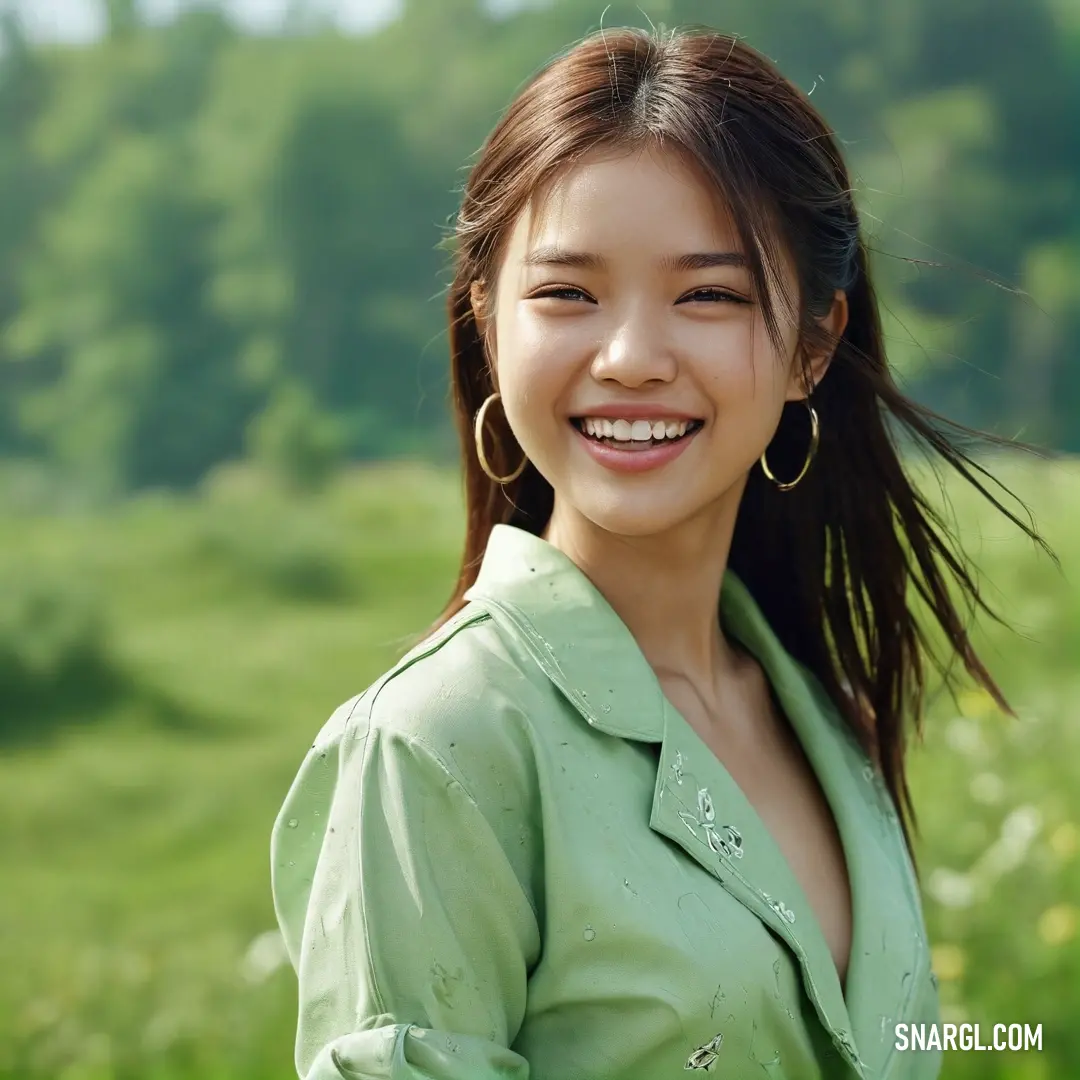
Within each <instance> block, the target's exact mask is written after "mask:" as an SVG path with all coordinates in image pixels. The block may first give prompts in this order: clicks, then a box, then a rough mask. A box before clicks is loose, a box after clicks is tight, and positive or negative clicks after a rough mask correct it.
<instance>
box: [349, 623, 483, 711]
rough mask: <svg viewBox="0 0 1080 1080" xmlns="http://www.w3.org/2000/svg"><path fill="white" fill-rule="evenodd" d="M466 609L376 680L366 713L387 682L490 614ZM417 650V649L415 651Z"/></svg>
mask: <svg viewBox="0 0 1080 1080" xmlns="http://www.w3.org/2000/svg"><path fill="white" fill-rule="evenodd" d="M467 610H468V609H462V612H460V613H458V614H457V615H455V616H454V617H453V618H452V619H450V620H448V621H447V622H446V623H444V624H443V625H442V626H441V627H440V628H439V629H438V630H436V631H435V633H434V634H432V636H431V637H430V638H428V639H427V641H424V642H421V643H420V645H418V646H417V647H416V649H414V650H413V651H412V652H409V653H407V654H406V655H405V656H403V657H402V658H401V659H400V660H399V661H398V662H397V663H396V664H395V665H394V666H393V667H392V668H391V669H390V670H389V671H388V672H387V673H386V674H385V675H384V676H383V677H382V678H381V679H380V680H379V682H378V684H377V686H376V687H375V692H374V693H373V694H372V695H371V700H370V702H369V703H368V714H369V716H370V714H371V710H372V709H373V708H374V706H375V702H376V701H377V700H378V697H379V694H381V693H382V691H383V689H384V687H386V686H387V684H388V683H390V682H392V681H393V680H394V679H395V678H397V676H398V675H400V674H402V672H404V671H408V669H409V668H411V667H412V666H413V664H415V663H417V662H418V661H420V660H423V659H425V658H426V657H428V656H431V654H432V653H435V652H438V651H439V649H441V648H442V646H443V645H445V644H446V642H448V641H449V640H450V639H451V638H452V637H453V636H454V635H455V634H457V633H458V631H460V630H464V629H465V628H466V627H467V626H472V625H473V624H474V623H478V622H483V621H485V620H487V619H490V618H491V616H490V615H489V614H488V613H487V612H486V611H484V610H483V609H482V608H481V609H477V610H474V611H469V612H468V615H465V614H464V612H465V611H467ZM417 650H419V651H417Z"/></svg>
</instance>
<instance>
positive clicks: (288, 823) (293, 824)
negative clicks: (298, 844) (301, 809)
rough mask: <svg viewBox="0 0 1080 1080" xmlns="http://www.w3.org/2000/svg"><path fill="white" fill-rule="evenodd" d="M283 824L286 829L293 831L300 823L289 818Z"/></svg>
mask: <svg viewBox="0 0 1080 1080" xmlns="http://www.w3.org/2000/svg"><path fill="white" fill-rule="evenodd" d="M285 824H286V826H288V828H290V829H295V828H296V826H297V825H299V824H300V822H299V821H297V820H296V818H294V817H291V818H289V820H288V821H286V822H285Z"/></svg>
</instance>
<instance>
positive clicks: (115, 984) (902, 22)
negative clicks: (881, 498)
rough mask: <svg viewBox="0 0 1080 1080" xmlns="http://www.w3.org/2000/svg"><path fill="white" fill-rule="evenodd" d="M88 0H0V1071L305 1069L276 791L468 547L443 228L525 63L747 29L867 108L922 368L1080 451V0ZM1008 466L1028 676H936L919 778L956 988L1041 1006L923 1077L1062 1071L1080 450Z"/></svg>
mask: <svg viewBox="0 0 1080 1080" xmlns="http://www.w3.org/2000/svg"><path fill="white" fill-rule="evenodd" d="M107 8H108V11H109V16H110V24H109V25H110V29H109V34H108V36H107V37H106V39H105V40H103V41H102V42H101V43H99V44H97V45H95V46H92V47H88V48H79V49H72V48H41V47H31V46H30V45H29V44H28V42H27V41H26V39H25V37H24V35H23V34H22V32H21V30H20V27H19V25H18V23H17V21H16V20H15V19H14V18H13V17H12V16H11V15H10V14H7V15H4V14H0V35H2V44H3V51H2V53H0V525H2V527H0V882H2V883H3V888H0V925H2V926H3V927H4V928H5V929H4V931H3V932H2V933H0V1080H9V1078H10V1080H15V1078H18V1080H37V1078H39V1077H40V1078H45V1077H49V1078H57V1077H62V1078H63V1080H128V1078H135V1077H138V1078H140V1080H192V1078H196V1077H197V1078H199V1080H255V1078H258V1080H285V1078H287V1077H289V1076H292V1075H293V1070H292V1066H291V1053H292V1034H293V1031H294V1025H295V984H294V979H293V976H292V974H291V972H290V971H289V969H288V967H287V964H285V965H283V958H282V956H281V953H280V947H279V942H278V939H277V937H276V936H275V934H274V933H273V926H274V923H273V913H272V909H271V907H270V897H269V880H268V878H269V866H268V861H269V852H268V840H269V828H270V824H271V822H272V820H273V817H274V814H275V813H276V811H277V808H278V807H279V806H280V803H281V800H282V799H283V797H284V794H285V791H286V789H287V787H288V784H289V782H290V781H291V779H292V777H293V775H294V773H295V771H296V768H297V767H298V765H299V762H300V760H301V758H302V756H303V752H304V750H305V749H306V747H307V745H309V743H310V739H311V737H312V736H313V735H314V733H315V732H316V731H317V730H318V727H319V726H320V725H321V723H322V722H323V720H324V719H325V717H326V716H327V715H329V712H330V711H331V709H332V708H333V707H334V706H335V705H337V704H338V703H339V702H341V701H343V700H345V699H346V698H348V697H350V696H351V695H352V694H354V693H356V692H357V691H358V690H359V689H362V688H363V687H364V686H365V685H367V684H368V683H369V682H370V681H371V680H372V679H373V678H374V677H375V676H376V675H377V674H378V673H379V672H380V671H382V670H383V669H384V668H385V667H386V666H387V665H388V664H389V663H390V662H391V661H392V660H393V659H394V658H395V657H396V656H397V655H398V654H399V652H400V651H401V650H402V649H403V648H404V645H405V643H406V640H407V637H408V635H410V634H413V633H415V632H417V631H418V630H420V629H421V628H422V627H424V626H425V625H427V624H428V623H429V622H430V621H431V619H432V618H433V617H434V615H435V614H436V613H437V611H438V610H439V608H440V606H441V604H442V602H443V601H444V599H445V597H446V595H447V594H448V592H449V589H450V585H451V581H452V578H453V574H454V571H455V569H456V558H457V555H458V550H459V544H460V540H461V524H462V519H461V507H460V505H459V500H458V487H457V481H456V477H455V474H454V471H453V469H451V468H448V467H447V466H446V464H445V462H447V461H449V460H452V459H453V457H454V455H455V454H456V450H455V448H454V444H453V440H452V431H451V427H450V423H449V417H448V413H447V410H446V407H445V389H446V383H445V368H446V366H447V365H446V346H445V338H444V333H445V327H444V315H443V307H442V287H443V285H444V284H445V281H446V267H447V254H446V252H445V249H441V248H440V247H438V244H439V241H440V239H441V238H442V237H443V235H444V234H445V231H446V228H447V226H448V225H449V223H450V220H451V216H452V214H453V212H454V209H455V206H456V190H455V189H456V188H457V187H458V186H459V185H460V184H461V182H462V181H463V179H464V170H465V168H466V167H467V165H468V162H469V160H470V155H471V154H473V152H474V151H475V150H476V148H477V147H478V146H479V145H480V143H481V141H482V140H483V138H484V136H485V135H486V134H487V132H488V131H489V130H490V128H491V126H492V125H493V123H494V122H495V120H496V119H497V117H498V115H499V113H500V111H501V110H502V108H503V107H505V105H506V104H507V102H508V101H509V100H510V98H511V96H512V95H513V93H514V91H515V89H516V88H518V87H519V86H520V85H521V84H522V83H523V82H524V81H525V79H527V78H528V77H529V75H531V73H532V72H533V71H535V70H536V69H537V68H538V67H539V66H540V65H541V64H542V63H543V62H544V61H546V60H547V59H548V58H549V57H550V56H551V55H553V54H554V53H556V52H557V51H558V50H560V49H561V48H563V47H565V46H566V45H568V44H569V43H571V42H572V41H574V40H576V39H577V38H579V37H580V36H581V35H582V34H584V33H586V32H588V31H589V30H592V29H594V28H596V27H597V26H598V25H599V20H600V16H601V13H602V12H605V14H604V24H605V25H606V26H614V25H619V24H632V25H638V26H643V25H647V18H648V19H651V20H652V21H653V22H654V23H657V24H660V23H663V24H665V25H667V26H669V27H671V26H675V25H680V24H685V23H692V22H705V23H709V24H711V25H715V26H718V27H719V28H722V29H725V30H734V31H737V32H739V33H742V34H744V35H746V36H747V37H748V38H749V40H750V41H751V43H752V44H754V45H756V46H758V47H759V48H761V49H762V50H763V51H765V52H766V53H768V54H769V55H771V56H772V57H774V58H775V59H776V60H777V61H778V62H779V64H780V66H781V67H782V69H783V70H784V71H785V72H787V73H789V74H790V75H791V76H792V77H793V78H794V79H795V80H796V81H797V82H798V83H799V84H800V85H802V86H804V87H805V88H806V89H808V90H811V89H812V91H813V96H814V101H815V102H816V103H818V104H819V105H820V107H821V109H822V111H823V112H824V114H825V115H826V116H827V117H828V118H829V119H830V121H831V122H832V123H833V124H834V125H835V126H836V128H837V130H838V131H839V132H840V134H841V135H842V137H843V138H844V139H845V142H846V144H847V148H848V152H849V154H850V156H851V159H852V162H853V165H854V167H855V170H856V172H857V174H858V175H859V177H860V180H859V188H858V195H859V199H860V202H861V205H862V207H863V209H864V212H865V215H866V220H867V223H868V225H869V226H870V228H871V231H872V237H873V243H874V246H875V248H876V249H878V252H879V255H878V256H877V264H878V265H877V270H878V273H879V277H880V279H881V282H882V287H883V292H884V296H885V303H886V320H887V325H888V328H889V333H890V338H891V343H892V356H893V359H894V362H895V364H896V365H897V368H898V370H899V371H900V373H901V375H902V376H903V378H904V379H905V380H906V382H907V384H908V385H909V387H910V389H911V390H912V392H913V393H914V394H915V395H916V396H917V397H919V398H921V399H922V400H925V401H927V402H928V403H930V404H931V405H932V406H935V407H937V408H939V409H941V410H942V411H944V412H946V413H947V414H949V415H951V416H953V417H955V418H957V419H960V420H962V421H967V422H969V423H973V424H976V425H980V426H984V427H988V428H990V429H992V430H995V431H997V432H999V433H1002V434H1008V435H1020V436H1022V437H1023V438H1026V439H1029V440H1032V441H1036V442H1041V443H1042V444H1044V445H1047V446H1051V447H1054V448H1056V449H1058V450H1062V451H1065V452H1067V453H1071V454H1075V453H1076V452H1078V451H1080V366H1078V364H1077V352H1078V349H1077V346H1078V344H1080V316H1078V312H1080V303H1078V301H1080V199H1078V198H1077V176H1078V174H1080V6H1078V5H1077V3H1076V0H994V3H992V4H987V3H985V2H981V0H979V2H977V0H897V2H895V3H881V4H877V3H865V2H862V0H829V2H828V3H826V2H824V0H770V2H769V3H762V2H761V0H654V2H652V3H643V4H641V5H640V7H639V6H638V5H637V4H633V3H612V4H608V5H600V4H595V5H593V4H583V3H581V2H579V0H558V2H551V3H546V4H542V3H533V4H532V5H530V6H529V7H528V8H526V9H524V10H522V11H520V12H518V13H517V14H515V15H513V16H509V17H499V18H496V17H494V16H492V15H490V14H489V13H487V12H486V10H485V9H484V8H483V7H482V5H481V4H480V3H479V2H477V0H406V3H405V4H404V11H403V14H402V16H401V17H400V18H399V19H398V20H397V21H396V22H394V23H392V24H391V25H389V26H388V27H386V28H385V29H383V30H381V31H379V32H378V33H376V34H373V35H370V36H367V37H361V38H349V37H346V36H343V35H340V34H337V33H333V32H329V31H327V30H325V29H320V28H319V27H318V25H317V23H316V22H309V23H307V24H305V23H304V21H303V20H302V19H299V20H298V21H296V22H295V24H294V26H293V30H292V32H290V33H289V34H286V35H282V36H278V37H252V36H248V35H244V34H242V33H240V32H239V31H238V30H237V29H236V28H235V27H233V26H231V25H230V24H229V22H228V20H227V19H226V18H225V17H224V16H222V15H221V14H220V13H219V12H217V11H215V10H214V9H213V7H212V6H209V5H203V6H202V7H199V8H193V9H190V10H187V11H186V12H184V13H182V14H181V15H180V16H179V17H178V18H177V19H176V20H175V21H174V22H173V23H172V24H170V25H168V26H165V27H156V28H148V27H144V26H142V25H140V21H139V19H138V17H137V8H136V5H135V4H134V2H133V0H109V3H108V4H107ZM643 9H644V11H643ZM0 10H2V5H0ZM646 16H647V18H646ZM934 263H940V264H945V265H944V266H935V265H929V264H934ZM391 459H393V460H394V461H396V462H397V463H396V464H394V463H389V464H388V463H387V462H390V461H391ZM431 463H435V464H431ZM992 464H993V466H994V468H996V469H999V470H1001V471H1003V472H1004V474H1005V476H1006V479H1007V480H1008V481H1009V483H1010V485H1011V486H1012V488H1013V489H1014V490H1015V491H1016V492H1017V493H1018V494H1019V495H1020V496H1021V497H1023V498H1024V499H1025V500H1027V501H1028V502H1029V503H1030V504H1031V505H1032V507H1033V509H1034V510H1035V512H1036V515H1037V517H1038V521H1039V524H1040V526H1041V527H1043V529H1044V530H1045V531H1046V533H1047V536H1048V538H1049V539H1050V541H1051V543H1052V544H1054V545H1055V547H1056V548H1057V550H1058V552H1059V554H1060V556H1061V558H1062V564H1063V567H1064V574H1061V573H1059V572H1058V571H1057V570H1055V569H1054V568H1053V567H1052V566H1051V565H1050V564H1049V563H1048V561H1047V560H1045V559H1042V558H1038V557H1037V556H1036V555H1035V553H1034V552H1033V551H1032V550H1031V549H1030V547H1027V546H1025V545H1023V544H1021V543H1020V542H1019V539H1018V538H1017V537H1016V535H1015V534H1013V533H1010V532H1009V531H1008V530H1006V529H1005V528H1004V526H1003V525H1002V524H1001V523H1000V521H999V520H998V519H997V518H996V517H995V516H994V515H993V514H991V513H990V512H989V511H988V510H987V509H986V508H985V507H983V506H981V505H980V504H979V503H977V502H976V501H975V500H974V499H973V498H972V497H970V496H969V494H968V493H967V492H965V491H963V490H961V489H959V488H958V487H956V485H949V486H948V487H947V488H946V490H945V492H944V495H943V497H945V496H947V498H948V499H949V501H950V502H951V504H952V505H953V506H954V507H955V511H956V513H957V515H958V520H959V522H960V526H961V530H962V536H963V539H964V540H965V542H966V543H968V545H969V546H970V547H971V549H972V551H973V554H974V555H975V557H976V559H977V560H978V561H979V562H980V564H981V565H982V566H983V567H984V569H985V572H986V577H987V580H988V581H989V582H990V583H992V586H993V587H992V588H991V592H990V598H991V600H992V602H994V603H995V606H996V607H997V608H998V610H999V611H1001V612H1002V613H1003V614H1004V615H1005V616H1006V617H1007V618H1008V619H1009V620H1010V621H1011V622H1012V623H1013V624H1014V625H1015V626H1016V627H1017V631H1018V632H1009V631H1005V630H1002V629H1000V628H996V627H992V626H989V625H988V626H985V627H982V628H980V630H979V631H978V632H979V635H980V636H979V640H980V643H981V644H982V645H983V647H984V648H985V650H986V657H987V660H988V662H989V663H990V665H991V667H992V669H993V670H994V671H995V673H996V674H998V675H999V676H1000V678H1001V680H1002V682H1003V684H1004V686H1005V688H1006V690H1007V692H1008V693H1009V694H1010V695H1011V696H1012V698H1013V699H1014V703H1015V704H1016V706H1017V707H1018V711H1019V713H1020V719H1019V720H1015V721H1014V720H1008V719H1005V718H1004V717H1002V716H1000V715H999V714H997V713H996V712H995V711H994V710H993V709H992V708H991V707H990V706H989V703H988V702H987V701H986V700H985V699H984V698H982V697H981V696H979V695H977V694H974V693H970V692H969V693H964V694H961V695H960V697H959V699H958V700H957V701H953V700H951V699H950V698H949V697H947V696H945V695H939V696H938V697H937V698H936V699H935V701H934V705H933V709H932V715H931V717H930V723H929V725H928V734H927V738H926V747H925V748H924V749H922V750H921V751H919V752H917V753H916V760H915V777H914V779H915V788H916V791H915V794H916V801H917V805H918V806H919V807H920V808H921V822H922V827H923V840H922V851H921V861H922V874H923V881H924V886H925V889H926V905H927V916H928V921H929V923H930V928H931V933H932V937H933V940H934V943H935V964H936V966H937V969H938V973H939V975H940V977H941V979H942V993H943V999H944V1001H945V1003H946V1008H947V1011H948V1016H949V1018H954V1019H963V1018H968V1019H973V1020H980V1021H982V1022H983V1023H984V1025H985V1024H991V1023H994V1022H997V1021H1006V1022H1012V1021H1019V1022H1030V1023H1042V1025H1043V1029H1044V1051H1043V1053H1041V1054H1028V1055H1019V1054H1017V1055H1013V1054H1004V1055H995V1054H989V1055H988V1054H967V1055H964V1054H953V1055H950V1057H949V1059H948V1062H947V1067H946V1072H945V1076H946V1077H947V1078H949V1080H951V1078H957V1080H966V1078H968V1077H972V1078H973V1077H988V1078H1004V1077H1009V1078H1023V1080H1043V1078H1050V1077H1053V1078H1057V1077H1066V1076H1074V1075H1080V1039H1078V1036H1077V1034H1076V1028H1075V1025H1074V1024H1073V1023H1072V1021H1073V1019H1074V1018H1075V1016H1076V1014H1077V1011H1078V1009H1080V990H1078V987H1080V910H1078V906H1077V897H1078V896H1080V794H1078V792H1080V766H1078V765H1077V762H1078V761H1080V755H1078V753H1077V751H1078V750H1080V745H1078V743H1080V727H1078V718H1077V714H1076V701H1078V700H1080V591H1078V590H1077V588H1076V586H1075V584H1074V583H1073V581H1074V577H1075V574H1076V568H1077V566H1078V565H1080V472H1078V471H1077V468H1076V463H1075V461H1072V460H1065V461H1063V462H1057V463H1053V464H1047V463H1043V464H1040V465H1038V466H1036V465H1034V464H1030V463H1026V464H1025V463H1021V462H1020V461H1018V460H1013V459H1012V458H1001V459H996V460H995V461H993V462H992ZM928 490H929V491H932V492H936V491H937V488H936V484H934V483H929V484H928ZM935 497H937V496H936V495H935ZM995 590H996V591H995Z"/></svg>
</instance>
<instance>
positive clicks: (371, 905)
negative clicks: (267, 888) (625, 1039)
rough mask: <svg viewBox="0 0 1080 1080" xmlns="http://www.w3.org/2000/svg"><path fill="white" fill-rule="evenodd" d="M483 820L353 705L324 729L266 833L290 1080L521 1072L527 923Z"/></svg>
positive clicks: (521, 895) (458, 791)
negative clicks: (294, 1011)
mask: <svg viewBox="0 0 1080 1080" xmlns="http://www.w3.org/2000/svg"><path fill="white" fill-rule="evenodd" d="M451 745H452V744H451ZM481 802H485V800H484V799H483V798H482V799H481ZM490 818H491V811H490V808H489V810H488V813H487V814H485V813H484V812H482V811H481V809H480V805H479V804H478V802H477V800H476V799H474V797H473V796H472V794H470V792H469V791H467V790H466V789H465V787H464V786H463V784H462V782H461V780H460V779H458V778H456V777H455V776H454V775H453V773H452V772H451V770H450V769H449V768H448V767H447V765H446V764H445V763H444V762H443V760H442V759H441V758H440V756H439V755H438V754H437V753H436V752H435V750H434V749H433V748H431V747H430V746H428V745H426V744H425V743H424V742H423V741H422V740H420V739H418V738H416V737H414V736H413V735H412V734H410V733H408V732H407V731H401V730H396V729H394V728H393V727H390V728H387V727H383V726H380V725H376V724H374V723H372V722H370V720H369V719H368V717H367V715H366V713H365V709H364V707H363V705H362V704H358V703H357V701H355V700H354V702H351V703H347V705H346V706H343V707H342V708H341V709H340V710H338V712H337V713H335V715H334V717H332V718H331V721H330V722H329V723H328V724H327V726H326V727H325V728H324V729H323V732H322V733H321V735H320V738H319V740H318V741H317V742H316V744H315V745H314V746H313V747H312V749H311V751H310V752H309V753H308V755H307V757H306V758H305V760H304V763H303V765H302V767H301V769H300V772H299V774H298V775H297V777H296V779H295V780H294V782H293V785H292V788H291V789H290V791H289V794H288V796H287V798H286V801H285V804H284V806H283V807H282V809H281V812H280V814H279V815H278V818H277V820H276V822H275V824H274V829H273V834H272V838H271V855H272V875H273V876H272V883H273V892H274V904H275V910H276V912H277V917H278V922H279V925H280V926H281V929H282V934H283V937H284V939H285V944H286V947H287V949H288V952H289V956H290V960H291V961H292V964H293V967H294V969H295V970H296V973H297V977H298V982H299V1019H298V1026H297V1037H296V1068H297V1073H298V1075H299V1076H300V1077H301V1080H338V1078H342V1077H344V1078H347V1080H496V1078H498V1080H527V1078H528V1075H529V1066H528V1063H527V1062H526V1061H525V1059H524V1058H522V1057H521V1056H520V1055H518V1054H516V1053H514V1052H513V1051H512V1050H510V1049H509V1047H510V1045H511V1043H512V1042H513V1040H514V1038H515V1037H516V1035H517V1032H518V1029H519V1028H520V1026H521V1022H522V1019H523V1017H524V1013H525V1000H526V986H527V980H528V971H529V969H530V965H531V964H532V963H533V962H535V959H536V957H537V955H538V953H539V929H538V924H537V918H536V915H535V911H534V907H533V905H532V904H531V903H530V899H529V896H528V894H527V891H526V889H527V884H526V883H523V882H522V880H521V877H520V874H519V872H517V871H516V869H515V866H514V864H513V863H512V861H511V860H510V859H509V858H508V856H507V853H506V832H505V829H502V827H501V823H499V822H495V823H493V822H492V821H491V820H490ZM500 829H502V831H500Z"/></svg>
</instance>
